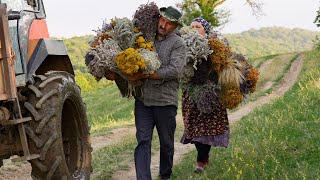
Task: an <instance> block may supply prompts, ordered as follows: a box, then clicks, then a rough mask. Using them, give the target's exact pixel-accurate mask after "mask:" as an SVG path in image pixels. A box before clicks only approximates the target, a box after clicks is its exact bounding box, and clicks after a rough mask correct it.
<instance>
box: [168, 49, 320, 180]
mask: <svg viewBox="0 0 320 180" xmlns="http://www.w3.org/2000/svg"><path fill="white" fill-rule="evenodd" d="M319 58H320V52H315V51H314V52H309V53H306V54H305V60H304V69H303V72H302V74H301V76H300V79H299V81H298V82H297V83H296V84H295V85H294V87H293V88H292V89H291V90H289V91H288V92H287V93H285V95H284V96H283V97H281V98H279V99H278V100H277V101H275V102H274V103H272V104H269V105H266V106H264V107H262V108H260V109H258V110H256V111H254V112H253V113H251V114H249V115H248V116H247V117H245V118H243V119H242V120H241V121H239V122H238V123H237V124H234V125H233V126H232V127H231V138H230V146H229V147H228V148H227V149H224V148H213V149H212V150H211V153H210V164H209V165H208V166H207V167H206V171H205V173H203V174H201V175H196V174H194V173H193V168H194V165H195V162H196V152H195V151H192V152H190V153H189V154H188V155H186V156H185V157H184V159H183V161H182V162H181V163H180V164H179V165H177V166H175V167H174V170H173V172H174V174H173V177H172V179H195V178H196V179H317V178H319V177H320V168H319V159H320V151H319V147H320V141H319V138H320V134H319V128H320V121H319V117H320V113H319V104H320V78H319V77H320V70H319V69H320V62H319V61H318V59H319Z"/></svg>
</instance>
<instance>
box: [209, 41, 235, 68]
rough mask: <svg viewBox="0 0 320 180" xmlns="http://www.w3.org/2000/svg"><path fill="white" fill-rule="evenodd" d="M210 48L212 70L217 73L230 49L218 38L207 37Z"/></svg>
mask: <svg viewBox="0 0 320 180" xmlns="http://www.w3.org/2000/svg"><path fill="white" fill-rule="evenodd" d="M209 46H210V49H211V50H213V51H214V52H213V53H212V54H211V55H210V60H211V62H212V64H213V70H215V71H216V72H217V73H219V72H221V70H222V69H223V66H224V65H225V63H226V61H227V59H228V55H229V54H230V53H231V49H230V48H229V47H227V46H225V45H224V44H223V43H222V42H221V41H220V40H218V39H213V38H211V39H209Z"/></svg>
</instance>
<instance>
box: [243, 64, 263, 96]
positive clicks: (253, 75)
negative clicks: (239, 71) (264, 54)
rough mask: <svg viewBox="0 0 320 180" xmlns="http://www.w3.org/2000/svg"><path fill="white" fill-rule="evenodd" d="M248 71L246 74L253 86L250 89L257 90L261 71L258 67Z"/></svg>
mask: <svg viewBox="0 0 320 180" xmlns="http://www.w3.org/2000/svg"><path fill="white" fill-rule="evenodd" d="M248 71H249V72H248V73H247V74H246V80H247V81H249V82H250V84H251V86H252V88H251V89H250V91H251V92H254V91H255V90H256V86H257V81H258V79H259V74H260V73H259V71H258V70H257V69H256V68H253V67H252V68H250V69H248Z"/></svg>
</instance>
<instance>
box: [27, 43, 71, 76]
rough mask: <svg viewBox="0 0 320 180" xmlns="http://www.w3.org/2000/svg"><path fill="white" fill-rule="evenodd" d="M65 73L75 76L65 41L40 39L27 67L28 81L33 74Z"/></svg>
mask: <svg viewBox="0 0 320 180" xmlns="http://www.w3.org/2000/svg"><path fill="white" fill-rule="evenodd" d="M51 70H52V71H65V72H68V73H70V74H72V75H74V71H73V68H72V64H71V61H70V58H69V56H68V53H67V50H66V47H65V45H64V43H63V40H53V39H39V40H38V41H37V45H36V47H35V49H34V51H33V53H32V55H31V57H30V59H29V62H28V65H27V81H28V80H30V78H31V77H32V75H33V74H44V73H45V72H47V71H51Z"/></svg>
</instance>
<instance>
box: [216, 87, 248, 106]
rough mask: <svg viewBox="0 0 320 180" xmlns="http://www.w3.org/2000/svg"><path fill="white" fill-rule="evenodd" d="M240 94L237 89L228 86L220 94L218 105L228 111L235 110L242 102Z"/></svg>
mask: <svg viewBox="0 0 320 180" xmlns="http://www.w3.org/2000/svg"><path fill="white" fill-rule="evenodd" d="M242 98H243V96H242V94H241V92H240V89H239V87H237V86H234V85H230V86H227V87H223V88H222V91H221V94H220V103H221V104H222V105H223V107H225V108H228V109H234V108H236V107H237V106H238V105H239V104H240V103H241V102H242Z"/></svg>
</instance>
